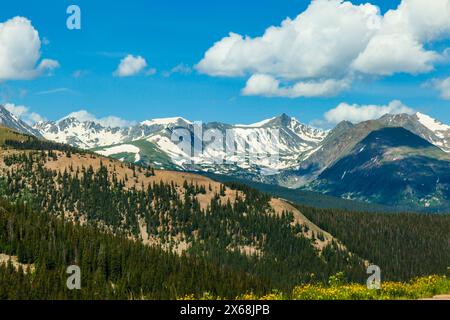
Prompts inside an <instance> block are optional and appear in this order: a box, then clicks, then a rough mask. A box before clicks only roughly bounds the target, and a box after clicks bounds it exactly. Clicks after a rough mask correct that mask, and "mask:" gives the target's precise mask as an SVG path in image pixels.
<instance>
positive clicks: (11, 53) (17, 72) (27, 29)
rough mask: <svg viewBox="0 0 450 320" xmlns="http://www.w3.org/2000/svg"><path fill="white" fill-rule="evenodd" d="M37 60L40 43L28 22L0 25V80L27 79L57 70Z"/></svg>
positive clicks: (17, 19)
mask: <svg viewBox="0 0 450 320" xmlns="http://www.w3.org/2000/svg"><path fill="white" fill-rule="evenodd" d="M40 59H41V40H40V38H39V33H38V31H37V30H36V29H35V28H34V27H33V26H32V24H31V22H30V20H28V19H27V18H24V17H15V18H12V19H10V20H7V21H5V22H3V23H0V81H1V80H29V79H33V78H35V77H38V76H40V75H42V74H44V73H45V72H47V71H51V70H53V69H55V68H57V67H59V63H58V62H57V61H55V60H50V59H43V60H41V61H40V62H39V60H40Z"/></svg>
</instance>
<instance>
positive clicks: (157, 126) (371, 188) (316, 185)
mask: <svg viewBox="0 0 450 320" xmlns="http://www.w3.org/2000/svg"><path fill="white" fill-rule="evenodd" d="M0 121H2V124H3V125H5V126H7V127H10V128H12V129H14V130H17V131H19V132H23V133H27V134H32V135H35V136H39V137H44V138H46V139H48V140H52V141H56V142H61V143H67V144H70V145H72V146H76V147H80V148H83V149H90V150H93V151H95V152H97V153H99V154H102V155H106V156H111V157H113V158H116V159H120V160H122V161H129V162H135V163H140V164H144V165H152V166H154V167H156V168H159V169H174V170H186V171H200V172H201V171H203V172H209V173H214V174H219V175H228V176H234V177H239V178H240V179H247V180H250V181H257V182H262V183H269V184H276V185H280V186H284V187H288V188H302V189H306V190H313V191H320V192H322V193H326V194H329V195H333V196H339V197H342V198H346V199H355V200H362V201H368V202H372V203H379V204H383V205H390V206H401V207H402V208H403V207H404V208H413V209H415V208H419V209H423V210H437V211H441V210H446V209H447V208H450V194H448V185H447V183H448V176H447V174H446V172H450V170H449V169H450V126H448V125H445V124H442V123H440V122H439V121H437V120H435V119H433V118H431V117H429V116H427V115H425V114H422V113H415V114H396V115H391V114H387V115H385V116H383V117H381V118H380V119H377V120H370V121H365V122H361V123H358V124H352V123H350V122H346V121H344V122H341V123H339V124H338V125H337V126H336V127H335V128H334V129H332V130H330V131H325V130H321V129H316V128H313V127H310V126H308V125H305V124H303V123H301V122H300V121H298V120H297V119H295V118H292V117H289V116H288V115H286V114H282V115H280V116H278V117H274V118H271V119H267V120H264V121H261V122H258V123H255V124H251V125H230V124H226V123H220V122H211V123H202V124H201V125H198V124H196V123H194V122H192V121H189V120H186V119H183V118H181V117H177V118H164V119H153V120H147V121H143V122H141V123H139V124H137V125H134V126H130V127H125V128H119V127H116V128H110V127H105V126H102V125H101V124H99V123H97V122H92V121H79V120H78V119H77V118H75V117H65V118H63V119H61V120H58V121H47V122H40V123H37V124H35V125H34V126H33V127H30V126H28V125H26V124H25V123H24V122H22V121H21V120H20V119H18V118H16V117H14V116H12V115H11V114H10V113H9V112H8V111H7V110H6V109H5V108H0ZM177 130H182V131H183V130H184V131H185V132H186V135H187V138H188V139H190V141H189V142H188V143H187V144H186V141H183V139H184V140H185V139H186V136H184V137H183V138H181V139H179V140H177V139H174V136H175V138H178V136H177V135H176V133H177ZM206 132H207V133H208V134H206V136H207V137H205V136H204V139H203V140H206V142H205V141H203V143H202V144H201V150H202V152H201V153H193V152H192V150H191V149H189V148H188V149H186V148H185V147H186V145H187V146H192V145H194V142H195V141H200V140H199V136H200V135H202V134H205V133H206ZM225 132H227V133H228V134H231V136H232V137H233V138H234V144H233V145H234V148H235V151H236V155H238V156H240V157H241V158H242V157H243V158H244V160H245V161H241V162H239V161H238V162H233V163H226V162H224V163H223V162H220V161H219V163H218V161H217V160H218V159H219V160H221V159H226V158H227V154H226V150H225V148H217V146H218V145H219V146H224V145H225V142H227V137H228V135H226V134H225ZM273 132H278V135H275V136H274V135H273ZM215 133H217V135H216V134H215ZM218 137H223V138H218ZM220 139H222V140H220ZM183 142H184V143H183ZM183 146H184V147H183ZM249 148H250V149H251V150H253V151H254V152H256V153H264V152H267V150H269V151H276V150H277V151H279V157H278V159H277V160H278V161H277V162H275V163H268V162H267V158H264V157H262V158H261V159H260V158H252V161H249V159H248V155H246V154H245V152H244V154H239V151H238V150H241V151H242V150H246V151H248V149H249ZM232 160H233V159H232ZM423 185H425V187H424V186H423ZM386 186H391V187H392V188H395V190H390V191H388V192H387V193H385V192H386V190H389V189H387V188H386ZM394 186H395V187H394ZM394 191H395V192H394Z"/></svg>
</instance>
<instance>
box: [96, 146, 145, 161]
mask: <svg viewBox="0 0 450 320" xmlns="http://www.w3.org/2000/svg"><path fill="white" fill-rule="evenodd" d="M140 151H141V150H140V149H139V148H138V147H136V146H133V145H132V144H122V145H119V146H113V147H108V148H105V149H102V150H99V151H97V153H99V154H101V155H103V156H110V155H113V154H119V153H134V154H136V155H139V152H140ZM136 159H137V160H136V161H139V160H140V157H139V158H138V157H136Z"/></svg>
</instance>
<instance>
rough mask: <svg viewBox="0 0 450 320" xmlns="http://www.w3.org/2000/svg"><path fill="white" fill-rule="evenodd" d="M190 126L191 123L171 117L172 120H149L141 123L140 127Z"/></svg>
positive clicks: (180, 118)
mask: <svg viewBox="0 0 450 320" xmlns="http://www.w3.org/2000/svg"><path fill="white" fill-rule="evenodd" d="M190 124H192V122H191V121H189V120H186V119H184V118H182V117H173V118H158V119H151V120H146V121H142V122H141V123H140V125H142V126H148V127H150V126H155V125H158V126H170V125H190Z"/></svg>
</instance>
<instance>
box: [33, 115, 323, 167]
mask: <svg viewBox="0 0 450 320" xmlns="http://www.w3.org/2000/svg"><path fill="white" fill-rule="evenodd" d="M34 129H35V130H37V131H38V132H39V133H40V134H41V135H42V136H44V137H45V138H46V139H48V140H52V141H56V142H61V143H68V144H71V145H73V146H76V147H80V148H84V149H93V150H95V151H97V152H98V153H101V154H104V155H108V156H115V155H120V156H125V157H124V158H127V156H131V157H134V161H143V159H147V160H151V158H152V154H148V151H149V150H148V149H150V151H151V152H154V151H155V149H157V152H156V153H159V154H163V155H166V156H167V157H168V158H169V160H170V161H169V162H171V163H172V164H173V165H174V166H176V167H177V168H181V169H190V170H199V169H200V170H202V169H203V170H212V171H215V172H222V171H226V172H229V171H230V170H231V171H235V170H238V168H241V169H248V170H251V171H255V172H256V171H258V170H259V169H260V168H259V167H262V166H264V161H267V159H261V160H258V159H256V160H255V161H253V162H251V163H250V161H245V160H244V161H239V159H231V158H227V156H228V155H229V152H228V149H227V147H226V141H227V140H226V139H227V137H233V142H234V144H233V146H232V147H234V148H235V152H234V155H235V156H242V157H245V153H247V152H248V151H249V149H251V150H252V152H253V153H257V154H261V153H264V152H266V153H269V154H275V153H276V154H279V156H278V159H277V160H279V161H277V162H276V163H273V162H272V163H271V164H272V165H271V167H272V168H273V165H275V166H276V167H275V169H280V170H282V169H286V168H292V167H295V166H296V165H297V164H298V162H299V161H300V160H301V158H302V157H305V155H307V153H308V152H310V151H312V150H314V149H315V148H317V146H318V145H319V144H320V142H321V141H322V140H323V139H324V138H325V137H326V135H327V131H324V130H320V129H315V128H312V127H309V126H307V125H304V124H302V123H301V122H299V121H298V120H297V119H295V118H291V117H289V116H287V115H285V114H283V115H281V116H279V117H274V118H271V119H267V120H264V121H261V122H258V123H254V124H250V125H240V124H238V125H229V124H225V123H219V122H212V123H205V124H203V123H202V124H198V123H194V122H192V121H189V120H186V119H183V118H180V117H176V118H163V119H152V120H147V121H143V122H141V123H139V124H137V125H134V126H131V127H127V128H118V127H117V128H110V127H104V126H102V125H101V124H99V123H96V122H92V121H84V122H83V121H79V120H78V119H77V118H75V117H65V118H63V119H61V120H59V121H48V122H40V123H37V124H36V125H35V126H34ZM176 130H187V131H186V132H188V133H189V137H188V138H189V139H191V142H192V144H193V143H194V141H196V139H200V138H199V135H200V136H202V137H203V139H202V141H203V143H202V144H201V149H202V151H201V152H200V153H199V154H198V153H194V151H193V149H192V148H191V149H187V148H186V144H184V145H182V144H180V143H179V139H178V140H177V139H174V136H175V137H176V135H177V131H176ZM199 132H200V133H199ZM275 132H276V133H277V134H275ZM198 141H200V140H198ZM189 145H191V144H189ZM239 152H243V153H244V154H242V155H239ZM146 153H147V154H146ZM119 158H122V157H119ZM266 158H267V157H266ZM127 159H132V158H129V157H128V158H127ZM166 160H167V159H166ZM241 160H242V159H241ZM246 160H248V159H246ZM252 160H254V159H252ZM225 161H229V162H236V163H238V162H240V163H238V164H236V165H235V166H233V165H231V166H230V165H229V163H228V164H227V165H222V164H221V163H220V162H225ZM154 162H156V165H157V166H158V161H156V160H155V161H154ZM166 162H167V161H166ZM152 164H155V163H152ZM165 164H166V167H167V163H165ZM161 166H162V167H164V166H163V165H161ZM218 167H221V168H220V169H219V168H218ZM266 167H269V165H266Z"/></svg>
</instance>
